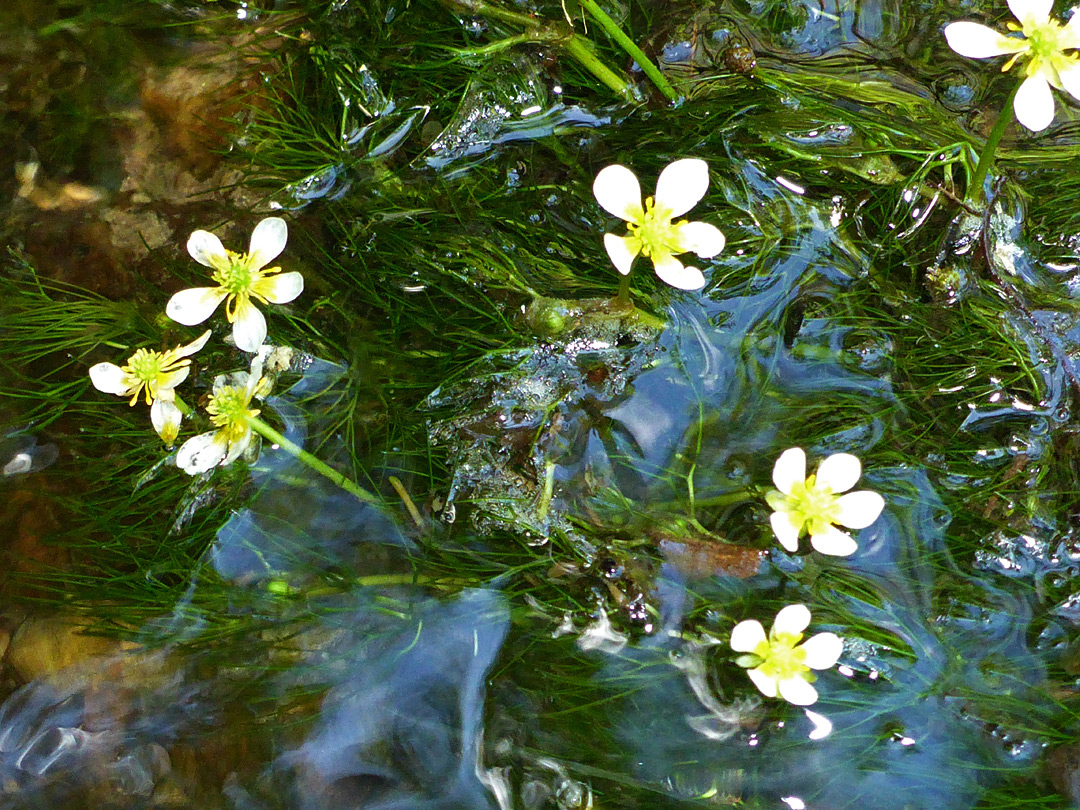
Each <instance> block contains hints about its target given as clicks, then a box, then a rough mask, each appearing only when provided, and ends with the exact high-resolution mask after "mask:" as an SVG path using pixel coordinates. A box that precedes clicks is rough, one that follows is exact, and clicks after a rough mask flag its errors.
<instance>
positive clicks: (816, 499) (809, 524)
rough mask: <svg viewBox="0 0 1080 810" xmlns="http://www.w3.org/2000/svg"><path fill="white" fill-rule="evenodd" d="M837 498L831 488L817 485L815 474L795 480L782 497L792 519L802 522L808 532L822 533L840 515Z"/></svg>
mask: <svg viewBox="0 0 1080 810" xmlns="http://www.w3.org/2000/svg"><path fill="white" fill-rule="evenodd" d="M839 500H840V499H839V498H838V497H837V496H836V495H834V494H833V491H832V489H831V488H829V487H826V486H822V487H819V486H817V476H816V475H811V476H809V477H808V478H807V479H806V480H805V481H796V482H795V483H794V484H793V485H792V487H791V492H790V493H788V495H787V496H786V497H785V498H784V501H785V507H786V511H787V512H789V513H790V514H791V516H792V518H793V521H794V522H796V523H798V524H803V525H805V526H806V529H807V531H808V532H810V534H812V535H814V534H824V533H825V532H826V531H828V528H829V526H830V525H831V524H833V523H836V521H837V518H838V517H839V516H840V504H839Z"/></svg>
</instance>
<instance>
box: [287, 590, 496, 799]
mask: <svg viewBox="0 0 1080 810" xmlns="http://www.w3.org/2000/svg"><path fill="white" fill-rule="evenodd" d="M370 619H371V617H370V616H366V615H363V614H359V615H357V616H356V629H355V630H354V631H353V632H352V633H349V632H346V633H345V634H344V635H343V637H341V638H340V639H339V641H338V642H337V643H336V644H335V648H336V649H335V651H334V652H335V653H340V658H338V656H337V655H335V656H334V658H335V660H337V661H338V663H339V664H340V665H341V667H342V673H341V677H340V680H339V681H338V683H337V684H336V685H335V686H334V687H333V688H332V689H331V690H330V692H329V693H328V694H327V695H326V698H325V700H324V701H323V706H322V713H321V715H320V718H319V720H318V722H317V723H316V725H315V728H314V729H313V730H312V732H311V733H310V734H309V735H308V736H307V738H306V740H305V741H304V742H303V744H301V745H300V746H299V747H297V748H294V749H293V750H290V751H288V752H286V753H285V754H283V755H281V756H280V757H278V759H277V760H276V761H275V762H274V763H273V765H272V766H271V769H270V772H269V774H268V776H270V777H271V779H272V781H273V782H274V783H275V784H277V785H280V786H281V787H282V789H284V790H285V791H287V795H288V796H289V797H290V799H289V802H288V806H290V807H300V808H305V810H322V808H327V810H330V808H334V810H339V808H342V807H353V806H363V807H364V808H372V809H373V810H374V808H378V809H379V810H391V808H402V809H404V808H412V809H415V810H420V808H453V807H461V808H483V807H489V806H495V804H494V799H493V791H494V792H496V793H498V792H501V791H502V787H501V782H500V779H499V777H498V776H497V775H496V774H494V773H490V772H488V771H486V770H485V769H484V768H483V765H482V763H481V755H482V749H483V745H482V740H483V707H484V694H485V682H486V678H487V673H488V671H489V670H490V669H491V666H492V664H493V663H494V661H495V657H496V655H497V654H498V652H499V649H500V647H501V645H502V643H503V639H504V638H505V636H506V632H507V629H508V627H509V623H510V614H509V609H508V608H507V605H506V600H505V599H504V598H503V597H502V596H501V595H500V594H497V593H494V592H491V591H469V592H465V593H464V594H462V595H461V596H460V597H459V598H458V599H456V600H454V601H452V602H448V603H438V602H430V603H427V604H425V605H421V606H418V608H417V609H416V610H415V611H413V613H412V620H411V621H409V622H408V623H407V626H406V627H405V628H404V629H403V630H401V631H400V632H398V633H395V634H392V635H387V636H385V637H379V638H370V637H366V632H365V625H367V624H369V623H370Z"/></svg>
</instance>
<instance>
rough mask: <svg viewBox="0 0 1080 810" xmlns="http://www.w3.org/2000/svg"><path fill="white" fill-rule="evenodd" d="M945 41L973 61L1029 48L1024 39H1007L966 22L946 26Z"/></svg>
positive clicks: (974, 23)
mask: <svg viewBox="0 0 1080 810" xmlns="http://www.w3.org/2000/svg"><path fill="white" fill-rule="evenodd" d="M945 39H946V40H947V41H948V43H949V47H950V48H952V49H953V50H954V51H956V52H957V53H958V54H960V55H961V56H967V57H970V58H971V59H988V58H989V57H991V56H1001V55H1002V54H1003V53H1016V52H1017V51H1020V50H1023V49H1025V48H1026V47H1027V44H1026V42H1025V40H1023V39H1020V38H1018V37H1007V36H1005V35H1004V34H1002V33H1000V32H999V31H995V30H994V29H993V28H987V27H986V26H985V25H980V24H979V23H976V22H966V21H965V22H954V23H949V24H948V25H946V26H945Z"/></svg>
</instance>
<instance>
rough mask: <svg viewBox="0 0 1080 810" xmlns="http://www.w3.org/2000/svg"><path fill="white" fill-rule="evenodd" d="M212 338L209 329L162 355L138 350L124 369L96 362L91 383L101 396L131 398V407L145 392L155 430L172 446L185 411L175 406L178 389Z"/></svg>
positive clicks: (92, 369) (91, 372)
mask: <svg viewBox="0 0 1080 810" xmlns="http://www.w3.org/2000/svg"><path fill="white" fill-rule="evenodd" d="M209 339H210V330H207V331H205V332H203V334H202V335H200V336H199V337H197V338H196V339H195V340H193V341H192V342H191V343H188V344H187V345H186V346H177V347H176V348H175V349H167V350H165V351H163V352H158V351H154V350H153V349H138V350H137V351H136V352H135V353H134V354H133V355H131V357H129V358H128V361H127V363H125V364H124V365H123V366H117V365H116V364H115V363H97V364H96V365H93V366H91V367H90V380H91V382H93V384H94V387H95V388H96V389H97V390H98V391H101V392H102V393H105V394H116V395H117V396H121V397H130V402H128V404H129V405H134V404H135V403H136V402H138V400H139V394H142V393H145V395H146V404H147V405H149V406H150V421H151V423H152V424H153V425H154V430H156V431H157V434H158V436H160V437H161V440H162V441H163V442H165V445H166V446H167V447H172V445H173V442H175V441H176V437H177V434H178V433H179V432H180V420H181V418H182V416H183V413H182V408H181V407H180V406H179V405H177V403H176V386H178V385H180V383H182V382H183V381H184V380H186V379H187V377H188V374H189V373H190V371H191V359H190V358H191V355H193V354H195V353H196V352H197V351H199V350H200V349H201V348H202V347H203V346H205V345H206V341H208V340H209ZM181 404H182V403H181ZM185 407H186V406H185Z"/></svg>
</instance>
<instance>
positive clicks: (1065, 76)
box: [1058, 11, 1080, 101]
mask: <svg viewBox="0 0 1080 810" xmlns="http://www.w3.org/2000/svg"><path fill="white" fill-rule="evenodd" d="M1073 19H1074V20H1077V19H1080V11H1078V12H1077V13H1076V14H1074V15H1073ZM1077 35H1078V38H1080V26H1078V30H1077ZM1076 47H1080V43H1078V44H1077V46H1076ZM1058 78H1059V79H1061V86H1062V88H1063V89H1064V90H1065V92H1066V93H1068V94H1069V95H1070V96H1072V97H1073V98H1075V99H1077V100H1078V101H1080V61H1075V60H1072V61H1070V62H1069V66H1068V67H1067V68H1066V69H1065V70H1059V71H1058Z"/></svg>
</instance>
